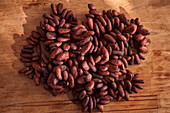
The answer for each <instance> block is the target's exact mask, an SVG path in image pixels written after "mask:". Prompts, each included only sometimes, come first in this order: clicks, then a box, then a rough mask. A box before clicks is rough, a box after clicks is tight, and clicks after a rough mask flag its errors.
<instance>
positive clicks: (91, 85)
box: [85, 80, 95, 91]
mask: <svg viewBox="0 0 170 113" xmlns="http://www.w3.org/2000/svg"><path fill="white" fill-rule="evenodd" d="M94 85H95V83H94V81H93V80H92V81H90V82H89V83H88V84H87V85H86V86H85V88H86V90H88V91H90V90H92V89H93V88H94Z"/></svg>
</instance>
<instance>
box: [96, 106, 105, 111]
mask: <svg viewBox="0 0 170 113" xmlns="http://www.w3.org/2000/svg"><path fill="white" fill-rule="evenodd" d="M96 106H97V108H98V109H99V110H100V111H101V112H103V111H104V107H103V105H100V104H97V105H96Z"/></svg>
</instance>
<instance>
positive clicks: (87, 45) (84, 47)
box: [80, 41, 92, 55]
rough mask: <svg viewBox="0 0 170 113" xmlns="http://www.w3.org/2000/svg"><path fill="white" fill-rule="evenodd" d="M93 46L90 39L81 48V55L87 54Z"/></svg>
mask: <svg viewBox="0 0 170 113" xmlns="http://www.w3.org/2000/svg"><path fill="white" fill-rule="evenodd" d="M91 46H92V42H91V41H89V42H88V43H86V44H85V45H84V46H83V47H82V48H81V50H80V54H81V55H85V54H86V53H87V52H88V51H89V50H90V48H91Z"/></svg>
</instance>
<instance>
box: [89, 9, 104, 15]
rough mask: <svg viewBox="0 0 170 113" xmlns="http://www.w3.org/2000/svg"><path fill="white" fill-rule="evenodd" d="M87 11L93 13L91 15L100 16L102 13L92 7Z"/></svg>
mask: <svg viewBox="0 0 170 113" xmlns="http://www.w3.org/2000/svg"><path fill="white" fill-rule="evenodd" d="M89 13H90V14H93V15H96V16H101V15H102V13H101V12H99V11H96V10H94V9H93V10H90V11H89Z"/></svg>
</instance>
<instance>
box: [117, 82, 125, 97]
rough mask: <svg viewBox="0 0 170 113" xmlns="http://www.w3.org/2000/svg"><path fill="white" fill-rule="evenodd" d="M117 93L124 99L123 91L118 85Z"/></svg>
mask: <svg viewBox="0 0 170 113" xmlns="http://www.w3.org/2000/svg"><path fill="white" fill-rule="evenodd" d="M118 91H119V95H120V96H121V97H124V96H125V92H124V89H123V87H122V85H120V84H118Z"/></svg>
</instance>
